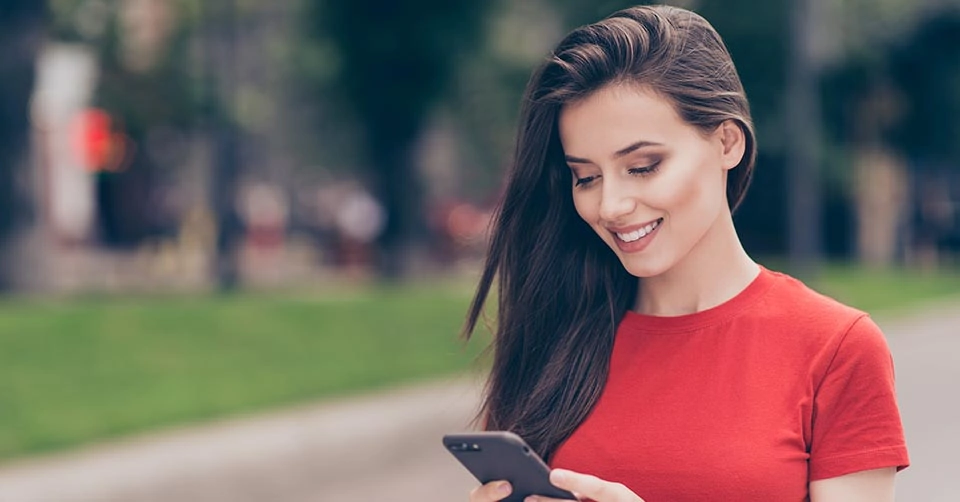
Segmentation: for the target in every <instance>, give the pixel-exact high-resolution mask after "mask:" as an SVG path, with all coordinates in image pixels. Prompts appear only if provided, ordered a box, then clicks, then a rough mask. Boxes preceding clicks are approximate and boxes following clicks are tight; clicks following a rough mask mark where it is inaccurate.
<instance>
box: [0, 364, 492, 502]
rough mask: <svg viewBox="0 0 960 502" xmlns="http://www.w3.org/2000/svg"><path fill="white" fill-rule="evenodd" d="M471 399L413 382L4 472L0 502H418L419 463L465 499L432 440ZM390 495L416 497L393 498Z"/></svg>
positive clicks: (452, 465)
mask: <svg viewBox="0 0 960 502" xmlns="http://www.w3.org/2000/svg"><path fill="white" fill-rule="evenodd" d="M479 389H480V382H479V381H473V380H469V379H466V378H464V379H460V380H453V381H445V382H434V383H429V384H426V385H423V384H421V385H418V386H413V387H407V388H401V389H392V390H390V391H383V392H379V393H376V394H372V395H366V396H361V397H357V398H349V399H347V400H344V401H339V402H335V403H332V404H321V405H316V406H309V407H304V408H300V409H294V410H288V411H283V412H279V413H275V414H270V415H267V416H262V417H252V418H241V419H235V420H230V421H227V422H221V423H213V424H209V425H201V426H196V427H190V428H185V429H180V430H172V431H168V432H160V433H155V434H151V435H149V436H147V437H143V438H137V439H132V440H128V441H123V442H119V443H114V444H107V445H102V446H96V447H92V448H88V449H84V450H81V451H77V452H71V453H66V454H58V455H53V456H50V457H46V458H39V459H34V460H27V461H23V462H20V463H15V464H8V465H4V466H2V467H0V502H80V501H83V502H121V501H122V502H160V501H178V502H192V501H197V502H200V501H203V502H228V501H229V502H246V501H250V502H254V501H256V502H262V501H277V502H301V501H303V502H306V501H330V500H337V501H338V502H352V501H357V502H360V501H367V502H369V501H374V500H429V496H430V495H431V494H432V495H433V496H434V497H436V495H437V493H438V492H437V487H436V486H433V487H431V486H430V485H431V483H429V482H426V480H425V479H424V478H423V477H422V476H420V475H417V476H411V477H410V478H409V479H405V478H404V476H403V470H404V469H405V468H408V467H410V466H414V467H419V466H422V465H423V463H424V462H427V463H430V462H434V463H436V464H437V472H436V473H435V474H436V475H439V476H442V477H443V478H444V479H445V480H446V482H447V483H452V484H453V486H452V487H450V488H448V489H447V491H446V493H451V491H452V492H462V493H466V491H464V490H469V487H470V486H472V485H471V483H472V479H471V478H470V475H469V474H468V473H466V472H465V471H462V469H461V468H460V467H459V466H458V465H457V464H456V462H455V461H454V460H453V459H452V458H449V459H448V458H446V457H447V456H449V454H448V453H447V452H446V451H445V450H444V449H443V447H442V446H441V442H440V438H441V436H442V434H443V433H444V432H447V431H462V430H466V429H468V427H469V423H470V421H471V420H472V418H473V416H474V414H475V412H476V406H477V402H478V395H479ZM438 460H439V461H438ZM402 486H406V489H405V492H406V491H410V493H414V490H417V489H419V490H420V491H421V492H422V494H423V496H424V497H427V498H418V497H416V496H414V497H409V498H408V497H407V496H405V495H401V496H398V494H397V493H393V489H394V487H402ZM464 487H466V488H464ZM431 488H432V489H431ZM425 489H429V491H425ZM381 492H382V497H386V498H382V497H381V496H380V494H381ZM441 499H442V500H448V499H447V498H446V497H442V498H441Z"/></svg>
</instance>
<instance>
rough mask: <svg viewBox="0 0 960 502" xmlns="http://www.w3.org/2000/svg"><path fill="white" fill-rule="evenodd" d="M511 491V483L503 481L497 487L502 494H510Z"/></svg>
mask: <svg viewBox="0 0 960 502" xmlns="http://www.w3.org/2000/svg"><path fill="white" fill-rule="evenodd" d="M511 491H513V490H512V489H511V488H510V483H501V484H500V486H498V487H497V493H499V494H500V495H510V492H511Z"/></svg>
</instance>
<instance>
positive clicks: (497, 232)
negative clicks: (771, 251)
mask: <svg viewBox="0 0 960 502" xmlns="http://www.w3.org/2000/svg"><path fill="white" fill-rule="evenodd" d="M755 158H756V142H755V139H754V132H753V126H752V123H751V119H750V113H749V107H748V104H747V100H746V97H745V94H744V91H743V87H742V85H741V83H740V80H739V77H738V76H737V73H736V70H735V68H734V65H733V62H732V61H731V59H730V55H729V53H728V52H727V50H726V48H725V47H724V45H723V42H722V41H721V40H720V37H719V35H718V34H717V33H716V32H715V31H714V29H713V28H712V27H711V26H710V25H709V23H707V21H705V20H704V19H703V18H701V17H700V16H698V15H696V14H694V13H692V12H689V11H686V10H683V9H679V8H673V7H664V6H656V7H636V8H632V9H628V10H624V11H621V12H618V13H616V14H613V15H612V16H611V17H609V18H607V19H605V20H603V21H600V22H598V23H596V24H593V25H589V26H585V27H582V28H580V29H577V30H576V31H574V32H573V33H571V34H570V35H568V36H567V37H566V38H565V39H564V40H563V41H561V42H560V44H559V46H558V47H557V48H556V50H555V51H554V53H553V55H552V57H550V58H549V59H548V60H547V61H546V62H545V63H544V64H543V66H542V67H541V68H540V69H539V70H537V72H536V73H535V74H534V75H533V77H532V79H531V81H530V84H529V87H528V89H527V93H526V97H525V99H524V102H523V110H522V113H521V123H520V131H519V138H518V148H517V154H516V159H515V165H514V168H513V170H512V172H511V173H510V176H509V182H508V185H507V189H506V193H505V196H504V199H503V201H502V204H501V207H500V209H499V212H498V216H497V219H496V221H495V227H494V232H493V237H492V241H491V246H490V251H489V256H488V259H487V262H486V266H485V269H484V272H483V276H482V279H481V282H480V285H479V288H478V292H477V295H476V298H475V299H474V302H473V305H472V307H471V310H470V314H469V317H468V321H467V333H468V334H469V333H471V332H472V331H473V329H474V327H475V325H476V322H477V320H478V318H479V316H480V314H481V311H482V308H483V305H484V302H485V299H486V298H487V295H488V293H489V291H490V288H491V286H492V283H493V281H494V279H495V278H496V279H497V280H498V291H499V299H498V303H499V310H498V323H497V327H496V338H495V342H494V349H495V352H494V354H495V355H494V362H493V368H492V373H491V376H490V380H489V382H488V386H487V394H486V398H485V402H484V407H483V418H484V420H485V423H486V428H487V429H490V430H511V431H514V432H516V433H518V434H519V435H520V436H522V437H523V438H524V439H526V440H527V442H528V443H529V444H530V445H531V446H532V447H533V448H534V449H536V450H537V451H538V452H539V453H540V454H541V456H543V457H544V458H545V459H546V460H547V462H548V463H549V464H550V465H551V467H553V468H555V470H554V471H553V472H552V474H551V480H552V481H553V482H554V484H556V485H557V486H559V487H561V488H565V489H568V490H570V491H573V492H575V493H577V494H578V495H579V496H581V497H583V498H589V499H591V500H595V501H597V502H622V501H639V500H645V501H648V502H661V501H674V502H676V501H706V500H718V501H720V500H722V501H728V500H729V501H733V500H736V501H745V500H749V501H787V500H795V501H800V500H811V501H813V502H841V501H842V502H856V501H870V502H877V501H884V500H889V501H892V500H893V488H894V474H895V472H896V471H897V470H899V469H902V468H904V467H906V466H907V465H908V459H907V451H906V447H905V444H904V439H903V432H902V426H901V423H900V417H899V412H898V409H897V404H896V399H895V396H894V385H893V367H892V362H891V358H890V353H889V350H888V348H887V345H886V343H885V341H884V338H883V335H882V333H881V332H880V330H879V329H878V328H877V326H876V325H875V324H874V323H873V322H872V321H871V320H870V318H869V317H867V316H866V315H865V314H864V313H862V312H859V311H857V310H854V309H852V308H850V307H847V306H844V305H841V304H839V303H837V302H836V301H834V300H831V299H829V298H826V297H823V296H820V295H818V294H817V293H814V292H813V291H811V290H809V289H807V288H806V287H805V286H803V285H802V284H801V283H800V282H798V281H797V280H795V279H793V278H790V277H788V276H786V275H783V274H779V273H776V272H772V271H770V270H767V269H765V268H763V267H761V266H759V265H758V264H756V263H755V262H754V261H753V260H751V259H750V257H749V256H748V255H747V253H746V252H745V251H744V249H743V247H742V246H741V244H740V241H739V239H738V237H737V233H736V230H735V228H734V224H733V219H732V217H731V213H732V211H733V210H734V209H736V207H737V205H738V204H739V203H740V202H741V200H742V199H743V196H744V192H745V190H746V188H747V185H748V184H749V182H750V178H751V172H752V170H753V164H754V159H755ZM598 237H599V238H598ZM509 493H510V486H509V484H508V483H506V482H502V481H501V482H492V483H488V484H486V485H484V486H481V487H479V488H477V489H476V490H474V491H473V492H472V493H471V496H470V500H471V501H472V502H488V501H494V500H502V499H504V498H506V496H507V495H508V494H509ZM641 497H642V498H641ZM537 500H538V501H543V500H546V499H542V498H540V499H537Z"/></svg>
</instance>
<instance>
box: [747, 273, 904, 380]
mask: <svg viewBox="0 0 960 502" xmlns="http://www.w3.org/2000/svg"><path fill="white" fill-rule="evenodd" d="M765 273H769V274H771V282H772V284H771V287H770V288H769V290H768V292H767V294H766V295H765V297H764V302H763V303H764V306H763V307H762V308H760V309H758V314H757V315H758V316H759V317H758V318H755V319H754V321H755V323H756V325H757V326H763V330H764V332H765V333H766V335H768V336H769V335H775V336H776V338H777V340H778V343H779V344H780V346H781V348H783V349H785V350H790V351H795V352H796V353H807V354H808V355H810V356H812V357H813V358H814V360H817V359H822V361H821V362H823V363H824V364H826V363H829V362H831V361H834V360H835V359H837V358H839V359H844V358H852V359H853V360H857V359H860V358H875V359H878V360H881V361H882V360H886V361H889V358H890V352H889V347H888V346H887V342H886V338H885V336H884V334H883V332H882V331H881V329H880V328H879V327H878V326H877V324H876V323H875V322H874V321H873V319H871V318H870V315H869V314H867V313H866V312H864V311H862V310H860V309H857V308H854V307H852V306H850V305H847V304H844V303H842V302H840V301H838V300H836V299H835V298H832V297H830V296H828V295H825V294H823V293H820V292H818V291H815V290H814V289H813V288H810V287H809V286H807V285H806V284H804V283H803V281H800V280H799V279H796V278H794V277H791V276H789V275H787V274H784V273H781V272H773V271H765ZM834 362H835V361H834ZM815 366H816V364H815ZM824 369H825V368H824Z"/></svg>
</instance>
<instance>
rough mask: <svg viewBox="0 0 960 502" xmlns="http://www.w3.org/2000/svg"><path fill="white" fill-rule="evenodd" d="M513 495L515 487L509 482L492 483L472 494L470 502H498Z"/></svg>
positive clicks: (477, 488) (480, 487)
mask: <svg viewBox="0 0 960 502" xmlns="http://www.w3.org/2000/svg"><path fill="white" fill-rule="evenodd" d="M511 493H513V487H512V486H510V483H509V482H507V481H491V482H489V483H487V484H484V485H480V486H478V487H476V488H474V489H473V490H472V491H471V492H470V502H497V501H499V500H503V499H505V498H507V497H509V496H510V494H511Z"/></svg>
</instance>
